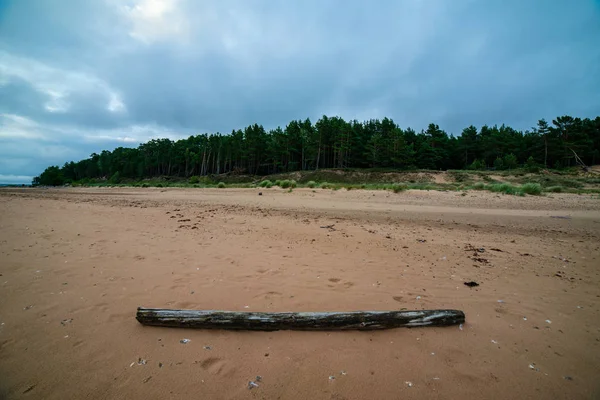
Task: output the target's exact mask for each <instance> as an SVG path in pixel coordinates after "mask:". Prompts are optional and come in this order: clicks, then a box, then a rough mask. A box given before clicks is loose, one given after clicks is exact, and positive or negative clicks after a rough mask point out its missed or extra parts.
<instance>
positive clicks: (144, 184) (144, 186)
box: [142, 182, 150, 188]
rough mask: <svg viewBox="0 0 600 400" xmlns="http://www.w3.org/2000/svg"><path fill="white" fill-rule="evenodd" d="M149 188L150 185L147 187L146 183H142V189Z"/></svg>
mask: <svg viewBox="0 0 600 400" xmlns="http://www.w3.org/2000/svg"><path fill="white" fill-rule="evenodd" d="M149 186H150V185H148V184H147V183H146V182H144V183H142V187H143V188H147V187H149Z"/></svg>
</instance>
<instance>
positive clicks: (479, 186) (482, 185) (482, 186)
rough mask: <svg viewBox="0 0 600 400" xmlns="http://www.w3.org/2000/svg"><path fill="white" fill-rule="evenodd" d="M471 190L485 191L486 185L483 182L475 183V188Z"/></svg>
mask: <svg viewBox="0 0 600 400" xmlns="http://www.w3.org/2000/svg"><path fill="white" fill-rule="evenodd" d="M471 188H472V189H475V190H483V189H485V184H484V183H483V182H477V183H474V184H473V186H471Z"/></svg>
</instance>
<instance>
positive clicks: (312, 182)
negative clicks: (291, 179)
mask: <svg viewBox="0 0 600 400" xmlns="http://www.w3.org/2000/svg"><path fill="white" fill-rule="evenodd" d="M306 186H307V187H309V188H311V189H312V188H315V187H317V182H315V181H308V182H306Z"/></svg>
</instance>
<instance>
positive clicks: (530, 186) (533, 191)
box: [519, 183, 542, 196]
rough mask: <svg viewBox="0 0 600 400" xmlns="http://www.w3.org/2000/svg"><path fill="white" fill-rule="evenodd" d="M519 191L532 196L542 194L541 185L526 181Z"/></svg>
mask: <svg viewBox="0 0 600 400" xmlns="http://www.w3.org/2000/svg"><path fill="white" fill-rule="evenodd" d="M519 191H520V192H522V193H527V194H530V195H533V196H539V195H540V194H542V185H540V184H539V183H526V184H524V185H522V186H521V187H520V188H519Z"/></svg>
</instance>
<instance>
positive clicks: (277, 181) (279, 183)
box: [273, 179, 281, 187]
mask: <svg viewBox="0 0 600 400" xmlns="http://www.w3.org/2000/svg"><path fill="white" fill-rule="evenodd" d="M273 185H275V186H279V187H281V180H279V179H277V180H276V181H275V182H274V183H273Z"/></svg>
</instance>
